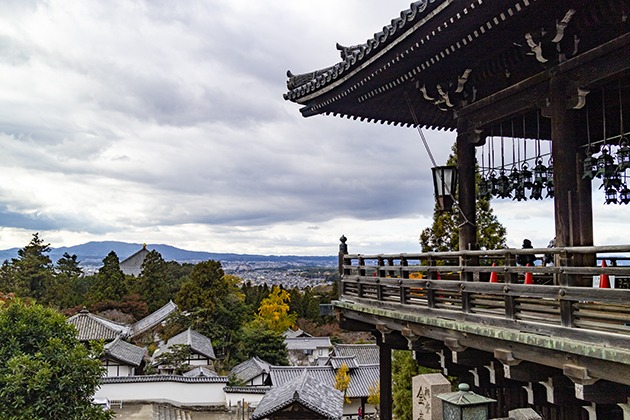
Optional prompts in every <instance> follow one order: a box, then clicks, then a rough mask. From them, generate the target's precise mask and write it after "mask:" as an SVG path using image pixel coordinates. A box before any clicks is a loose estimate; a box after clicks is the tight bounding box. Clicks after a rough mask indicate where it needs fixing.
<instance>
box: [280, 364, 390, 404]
mask: <svg viewBox="0 0 630 420" xmlns="http://www.w3.org/2000/svg"><path fill="white" fill-rule="evenodd" d="M303 373H306V374H307V375H309V376H313V377H314V378H316V379H317V380H319V381H320V382H323V383H324V384H326V385H329V386H332V387H334V386H335V377H336V375H337V372H336V370H335V369H333V367H332V366H272V367H271V372H270V375H271V383H272V384H273V386H282V385H283V384H285V383H287V382H289V381H291V380H293V379H295V378H296V377H299V376H301V375H302V374H303ZM349 375H350V384H349V385H348V391H347V395H348V397H350V398H357V397H368V396H369V395H370V387H373V386H375V385H376V384H378V382H379V381H380V376H379V367H378V365H365V366H359V367H357V368H355V369H351V370H350V371H349Z"/></svg>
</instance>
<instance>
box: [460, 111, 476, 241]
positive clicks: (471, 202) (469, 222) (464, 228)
mask: <svg viewBox="0 0 630 420" xmlns="http://www.w3.org/2000/svg"><path fill="white" fill-rule="evenodd" d="M456 147H457V172H458V173H459V195H458V201H459V208H460V211H461V214H460V215H459V216H460V220H461V225H460V228H459V250H460V251H465V250H468V249H476V248H477V226H476V224H477V222H476V220H475V218H476V214H475V213H476V207H477V202H476V200H475V199H476V197H475V145H474V143H473V142H472V140H471V138H470V135H469V134H468V124H467V121H466V119H465V118H460V119H459V120H458V121H457V146H456Z"/></svg>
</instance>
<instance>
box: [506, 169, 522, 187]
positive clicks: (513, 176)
mask: <svg viewBox="0 0 630 420" xmlns="http://www.w3.org/2000/svg"><path fill="white" fill-rule="evenodd" d="M509 178H510V185H511V186H512V189H513V190H514V191H516V189H517V188H518V185H519V183H520V179H521V174H520V173H519V172H518V168H517V167H516V165H514V166H512V169H511V170H510V175H509Z"/></svg>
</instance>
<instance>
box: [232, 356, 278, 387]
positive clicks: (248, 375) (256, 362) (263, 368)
mask: <svg viewBox="0 0 630 420" xmlns="http://www.w3.org/2000/svg"><path fill="white" fill-rule="evenodd" d="M269 368H270V365H269V363H267V362H265V361H264V360H262V359H259V358H258V357H256V356H254V357H252V358H251V359H249V360H245V361H244V362H243V363H239V364H238V365H236V366H234V367H233V368H232V370H231V371H230V373H231V374H233V375H234V376H236V377H237V378H238V379H240V380H242V381H243V382H249V381H251V380H252V379H254V378H255V377H257V376H259V375H262V374H263V373H269Z"/></svg>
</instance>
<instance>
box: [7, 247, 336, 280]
mask: <svg viewBox="0 0 630 420" xmlns="http://www.w3.org/2000/svg"><path fill="white" fill-rule="evenodd" d="M25 245H26V244H25ZM143 246H144V244H135V243H126V242H114V241H104V242H88V243H86V244H81V245H76V246H72V247H59V248H53V247H52V246H51V250H50V253H49V256H50V258H51V260H52V261H53V263H56V262H57V260H58V259H59V258H61V257H62V256H63V254H64V253H68V254H70V255H76V256H77V259H78V260H79V261H80V266H81V268H82V269H83V271H84V273H85V274H87V275H91V274H94V273H96V272H97V271H98V269H99V268H100V267H101V266H102V265H103V259H104V258H105V257H106V256H107V254H109V253H110V252H111V251H114V252H115V253H116V255H117V256H118V258H119V259H120V260H121V261H122V260H124V259H125V258H127V257H129V256H130V255H131V254H133V253H135V252H136V251H138V250H139V249H142V247H143ZM146 247H147V249H148V250H155V251H157V252H159V253H160V255H162V258H164V260H166V261H177V262H178V263H180V264H184V263H189V264H196V263H199V262H201V261H207V260H215V261H220V262H221V265H222V267H223V270H224V271H225V273H226V274H232V275H235V276H237V277H240V278H241V279H243V281H245V282H248V281H249V282H251V283H252V284H253V285H258V284H264V283H267V284H268V285H269V286H272V285H282V286H283V287H286V288H293V287H297V288H300V289H304V288H306V287H314V286H317V285H321V284H327V283H328V284H329V283H331V282H332V277H333V276H334V274H335V273H336V271H337V256H296V255H286V256H276V255H257V254H230V253H209V252H200V251H188V250H184V249H180V248H176V247H172V246H170V245H163V244H147V245H146ZM17 251H18V248H12V249H7V250H0V259H1V260H2V261H4V260H10V259H11V258H16V257H17Z"/></svg>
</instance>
